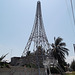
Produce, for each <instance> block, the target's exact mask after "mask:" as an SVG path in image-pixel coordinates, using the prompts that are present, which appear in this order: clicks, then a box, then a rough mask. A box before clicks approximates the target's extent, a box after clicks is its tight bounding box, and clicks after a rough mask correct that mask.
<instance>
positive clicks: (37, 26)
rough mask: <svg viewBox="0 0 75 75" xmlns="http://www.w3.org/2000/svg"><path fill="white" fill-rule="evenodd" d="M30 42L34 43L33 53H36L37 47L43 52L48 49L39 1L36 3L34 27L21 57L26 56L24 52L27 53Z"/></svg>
mask: <svg viewBox="0 0 75 75" xmlns="http://www.w3.org/2000/svg"><path fill="white" fill-rule="evenodd" d="M32 41H33V42H34V47H33V51H36V49H37V47H38V46H42V48H43V49H44V50H48V49H49V48H50V45H49V42H48V39H47V36H46V33H45V29H44V25H43V20H42V13H41V3H40V1H38V2H37V8H36V15H35V20H34V25H33V28H32V32H31V35H30V37H29V40H28V42H27V44H26V47H25V49H24V51H23V54H22V56H26V52H27V51H29V48H30V46H31V43H32Z"/></svg>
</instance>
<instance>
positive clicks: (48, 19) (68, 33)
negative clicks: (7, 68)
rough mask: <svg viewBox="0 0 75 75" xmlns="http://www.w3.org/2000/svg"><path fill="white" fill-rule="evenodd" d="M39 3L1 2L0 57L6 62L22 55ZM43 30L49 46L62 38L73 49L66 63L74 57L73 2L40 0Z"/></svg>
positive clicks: (30, 1) (74, 3)
mask: <svg viewBox="0 0 75 75" xmlns="http://www.w3.org/2000/svg"><path fill="white" fill-rule="evenodd" d="M37 1H38V0H0V56H1V55H3V54H6V53H9V54H8V55H7V57H6V58H5V60H10V58H11V57H14V56H17V57H19V56H21V55H22V52H23V51H24V48H25V46H26V43H27V41H28V39H29V36H30V33H31V30H32V27H33V24H34V19H35V13H36V5H37ZM40 1H41V9H42V16H43V22H44V27H45V31H46V35H47V38H48V41H49V43H50V44H51V43H53V42H54V41H53V38H54V37H61V38H63V41H64V42H66V45H67V46H66V47H67V48H68V49H69V50H70V51H69V56H68V57H66V58H67V59H66V61H67V62H69V63H70V62H71V61H72V59H73V58H75V53H74V49H73V44H74V43H75V25H74V23H73V17H72V10H71V4H70V0H40ZM73 7H74V14H75V0H73Z"/></svg>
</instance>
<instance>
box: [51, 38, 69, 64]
mask: <svg viewBox="0 0 75 75" xmlns="http://www.w3.org/2000/svg"><path fill="white" fill-rule="evenodd" d="M62 41H63V39H62V38H60V37H58V38H55V37H54V43H52V44H51V47H52V55H53V56H54V58H55V59H56V60H58V63H59V64H62V62H64V61H65V59H66V57H65V55H69V53H68V51H69V49H67V48H65V46H66V43H65V42H62Z"/></svg>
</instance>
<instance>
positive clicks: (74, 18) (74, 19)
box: [70, 0, 75, 25]
mask: <svg viewBox="0 0 75 75" xmlns="http://www.w3.org/2000/svg"><path fill="white" fill-rule="evenodd" d="M70 3H71V9H72V15H73V21H74V25H75V17H74V10H73V4H72V0H70Z"/></svg>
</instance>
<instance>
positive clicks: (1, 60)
mask: <svg viewBox="0 0 75 75" xmlns="http://www.w3.org/2000/svg"><path fill="white" fill-rule="evenodd" d="M6 55H7V54H6ZM6 55H2V56H1V57H0V67H1V68H3V67H7V68H9V65H8V64H7V62H6V61H3V59H4V58H5V57H6Z"/></svg>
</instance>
